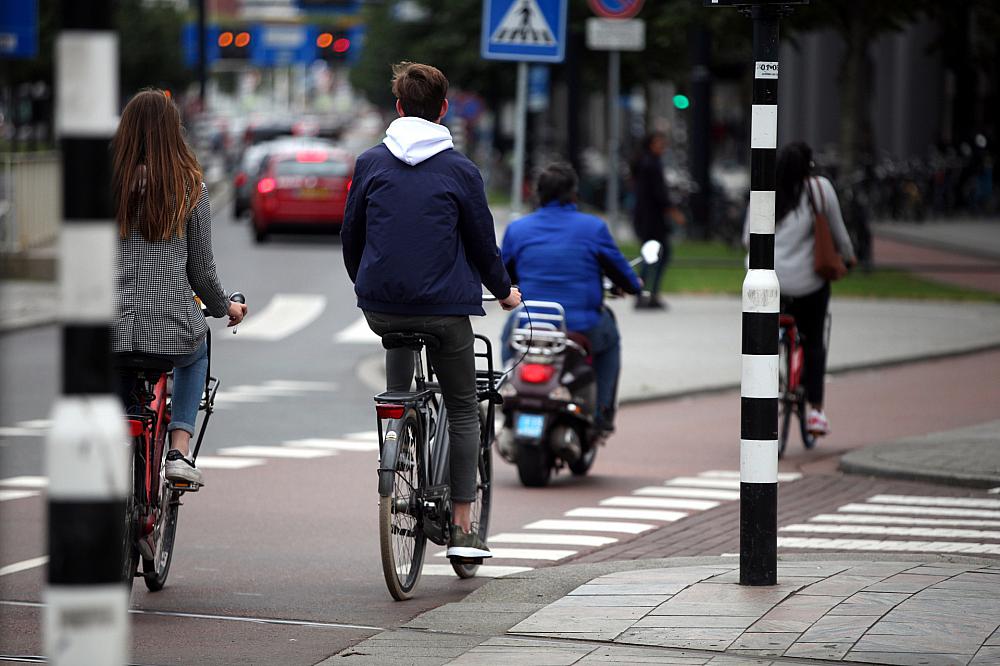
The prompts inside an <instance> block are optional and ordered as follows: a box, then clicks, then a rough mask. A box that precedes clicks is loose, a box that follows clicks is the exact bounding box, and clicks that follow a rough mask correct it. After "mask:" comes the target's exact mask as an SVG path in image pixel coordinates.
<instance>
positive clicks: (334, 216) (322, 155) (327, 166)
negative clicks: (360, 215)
mask: <svg viewBox="0 0 1000 666" xmlns="http://www.w3.org/2000/svg"><path fill="white" fill-rule="evenodd" d="M353 173H354V158H353V157H351V155H349V154H348V153H347V152H345V151H343V150H339V149H328V148H319V147H302V148H299V149H297V150H290V151H287V152H280V153H276V154H274V155H271V156H269V158H268V160H267V162H266V163H265V165H264V167H263V169H262V170H261V173H260V177H259V179H258V180H257V187H256V189H255V190H254V193H253V197H252V200H251V209H252V210H253V230H254V238H255V239H256V240H257V242H258V243H262V242H264V241H265V240H267V235H268V233H270V232H271V231H273V230H275V229H276V228H278V227H285V228H292V227H295V228H298V229H304V228H307V227H327V228H330V227H333V228H334V229H336V230H339V229H340V225H341V224H342V223H343V221H344V206H345V205H346V203H347V192H348V190H350V189H351V176H352V175H353Z"/></svg>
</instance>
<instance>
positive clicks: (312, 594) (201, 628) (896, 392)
mask: <svg viewBox="0 0 1000 666" xmlns="http://www.w3.org/2000/svg"><path fill="white" fill-rule="evenodd" d="M218 204H219V205H218V206H217V211H216V212H217V215H216V220H215V225H214V232H215V249H216V256H217V261H218V264H219V271H220V276H221V277H222V279H223V281H224V284H225V285H226V287H227V288H228V289H239V290H241V291H243V292H245V293H246V294H247V297H248V302H249V305H250V307H251V311H252V312H253V314H254V316H253V317H251V318H248V320H247V322H246V325H245V326H241V327H240V330H239V331H238V333H237V334H236V335H233V334H232V333H231V332H229V331H226V330H225V329H223V328H220V327H216V329H215V331H216V335H215V340H216V343H215V352H214V359H213V367H214V372H215V374H217V375H219V376H220V377H221V378H222V380H223V391H224V393H222V395H221V396H220V399H219V411H218V412H217V414H216V415H215V416H214V417H213V420H212V423H211V427H210V431H209V434H208V436H207V439H206V441H205V445H204V448H203V450H202V457H203V458H204V460H206V461H211V462H212V463H213V464H211V465H210V464H208V462H206V464H205V465H204V466H205V469H206V475H207V483H208V485H207V486H206V487H205V488H204V489H203V490H202V491H201V492H200V493H198V494H196V495H189V496H187V497H186V498H185V504H184V508H183V509H182V511H181V516H180V528H179V534H178V546H177V550H176V554H175V560H174V564H173V568H172V571H171V575H170V580H169V582H168V586H167V588H166V589H165V590H164V591H162V592H159V593H156V594H150V593H148V592H146V591H145V589H144V587H143V585H142V584H141V582H137V583H136V588H135V591H134V593H133V596H132V607H133V609H134V610H135V611H136V613H135V615H134V616H133V626H132V630H133V644H134V649H133V659H134V661H135V662H136V663H141V664H169V663H180V664H190V663H210V664H279V663H280V664H315V663H317V662H319V661H321V660H322V659H324V658H326V657H328V656H330V655H332V654H335V653H337V652H338V651H339V650H341V649H343V648H345V647H348V646H350V645H352V644H354V643H355V642H357V641H359V640H361V639H362V638H364V637H365V636H368V635H371V634H373V633H375V632H376V631H377V630H378V629H379V628H390V627H396V626H399V625H400V624H403V623H405V622H406V621H408V620H409V619H410V618H412V617H413V616H415V615H417V614H419V613H421V612H423V611H424V610H427V609H428V608H432V607H435V606H438V605H440V604H444V603H447V602H450V601H455V600H457V599H459V598H461V597H462V596H464V595H465V594H466V593H468V592H469V591H470V590H472V589H474V588H475V587H476V586H477V585H479V584H481V581H478V580H471V581H459V580H458V579H456V578H455V577H454V576H453V575H425V577H424V579H423V580H422V581H421V584H420V588H419V594H418V595H417V598H416V599H414V600H412V601H410V602H406V603H395V602H392V601H391V600H390V598H389V596H388V594H387V592H386V591H385V588H384V584H383V582H382V578H381V570H380V564H379V559H378V540H377V531H376V505H377V494H376V491H375V468H376V462H377V461H376V454H375V453H374V451H373V445H372V444H371V441H370V439H367V438H366V436H365V435H364V434H363V433H365V432H368V431H371V430H372V429H373V428H374V415H373V412H372V403H371V394H372V390H371V388H370V387H369V386H368V385H367V384H366V383H365V382H364V381H362V380H360V379H359V374H358V372H359V368H362V367H366V366H370V365H371V358H372V356H374V355H376V354H377V353H378V350H377V347H375V346H372V345H370V344H364V343H358V342H357V340H361V339H363V336H360V335H358V334H357V331H358V329H357V328H356V327H355V328H352V326H353V325H355V324H356V323H357V321H358V319H359V312H358V310H357V309H356V307H355V305H354V299H353V293H352V290H351V286H350V284H349V281H348V279H347V276H346V274H345V272H344V269H343V264H342V261H341V258H340V248H339V245H338V243H337V241H336V239H335V238H332V237H324V236H294V237H291V236H290V237H280V236H278V237H275V238H274V241H273V242H271V243H269V244H267V245H264V246H256V245H254V244H253V242H252V239H251V236H250V233H249V230H248V228H247V225H246V224H245V223H244V222H234V221H233V220H232V219H231V218H230V215H229V206H228V205H226V202H224V201H220V202H218ZM255 320H256V321H255ZM345 331H346V332H345ZM625 336H626V344H627V341H628V334H627V332H625ZM57 341H58V331H57V330H56V329H55V327H43V328H36V329H31V330H26V331H22V332H17V333H11V334H6V335H0V362H2V364H3V373H2V377H0V393H2V395H3V403H2V405H0V410H2V411H0V427H2V428H4V430H2V431H0V433H2V434H3V435H4V437H3V439H2V444H0V479H9V478H11V477H23V476H39V475H44V470H43V464H42V458H43V442H44V439H43V438H42V437H41V436H40V435H41V434H42V433H43V432H44V423H42V422H39V420H42V419H45V418H46V417H47V413H48V410H49V406H50V405H51V403H52V400H53V399H54V397H55V396H56V394H57V393H58V383H57V382H58V380H57V377H58V374H57V373H58V368H59V363H58V358H57V355H56V350H57V349H58V345H57ZM998 370H1000V353H991V354H981V355H978V356H975V357H967V358H963V359H958V360H948V361H938V362H934V363H925V364H920V365H915V366H908V367H901V368H893V369H887V370H881V371H878V372H870V373H867V372H862V373H855V374H851V375H845V376H841V377H838V378H836V379H835V380H834V381H833V383H831V384H830V386H829V392H830V393H829V395H830V397H829V399H828V403H829V405H830V412H831V417H832V419H833V426H834V436H833V437H832V438H831V439H830V440H829V441H828V442H823V443H822V444H821V445H820V447H819V448H817V449H816V450H815V451H812V452H804V451H802V449H801V447H800V445H799V444H798V443H797V442H795V441H794V440H793V443H792V444H791V445H790V446H791V448H790V453H789V457H788V458H787V459H786V460H785V461H783V463H782V470H783V471H785V472H787V473H790V474H801V473H804V474H823V473H829V472H830V471H831V470H832V468H833V464H834V458H833V454H834V453H835V452H836V451H840V450H844V449H847V448H853V447H856V446H864V445H868V444H872V443H875V442H879V441H884V440H886V439H891V438H894V437H899V436H905V435H911V434H920V433H925V432H929V431H934V430H940V429H943V428H946V427H956V426H960V425H968V424H972V423H978V422H981V421H985V420H988V419H990V418H995V414H996V404H998V403H997V400H998V397H1000V396H998V394H997V386H996V383H995V380H993V379H991V378H995V377H996V376H997V372H998ZM927 387H934V388H935V390H934V391H929V390H927ZM942 389H945V390H942ZM738 404H739V400H738V395H737V394H736V393H733V392H729V393H725V394H718V395H709V396H703V397H700V398H695V399H689V400H675V401H670V402H666V403H653V404H647V405H637V406H633V407H628V408H625V409H623V411H622V413H621V415H620V420H619V432H618V434H617V435H616V436H615V437H614V438H613V439H612V441H611V443H610V444H609V447H608V448H607V449H606V450H603V451H602V452H601V453H600V455H599V457H598V461H597V464H596V466H595V468H594V470H593V474H592V476H590V477H587V478H584V479H572V478H570V477H568V476H566V475H562V476H560V477H559V478H558V479H557V481H556V482H555V483H554V484H553V486H552V487H550V488H547V489H542V490H529V489H525V488H522V487H521V486H520V485H519V483H518V482H517V479H516V475H515V472H514V470H513V468H512V467H511V466H509V465H507V464H506V463H503V462H502V461H499V459H498V461H497V464H496V465H495V469H496V477H497V478H496V484H495V496H494V497H495V502H494V506H495V512H494V516H493V525H492V529H491V532H492V534H494V535H501V534H504V535H505V541H504V542H502V543H501V542H496V541H495V542H494V543H493V547H494V548H495V549H500V548H504V549H505V551H506V552H505V553H504V555H505V556H504V557H503V558H499V557H498V558H497V559H496V561H495V563H494V566H527V567H539V566H546V565H548V564H551V563H553V562H555V561H558V559H567V558H579V557H582V556H585V555H586V554H587V553H588V552H590V551H593V550H594V549H595V548H601V547H610V546H611V545H612V541H609V540H617V541H618V543H625V542H626V541H628V540H629V539H631V538H632V536H633V535H632V534H630V533H628V532H614V531H603V532H589V531H587V530H584V529H577V530H570V531H573V532H575V534H574V535H570V538H576V541H580V542H581V543H576V544H568V543H567V541H566V538H565V537H566V535H565V532H566V531H567V530H566V529H565V528H562V529H561V530H560V529H559V527H558V525H553V524H549V525H548V526H547V527H546V526H545V525H544V524H543V525H535V526H531V525H532V524H533V523H535V522H536V521H541V520H560V519H564V517H565V516H564V514H566V513H567V512H570V513H571V514H573V512H576V514H575V515H571V516H569V517H570V518H573V519H575V520H584V521H586V520H593V521H598V522H605V523H607V522H609V521H611V522H613V521H615V520H621V521H622V522H626V523H628V524H630V525H633V524H636V523H639V524H642V523H645V524H648V525H650V526H658V525H661V524H664V523H665V522H667V521H668V517H667V515H665V514H666V513H670V512H673V513H674V514H680V515H681V516H683V515H685V514H686V512H688V511H690V512H691V513H692V514H694V513H696V512H698V511H701V510H707V509H709V508H711V507H709V506H708V504H698V503H697V502H698V500H691V499H683V500H680V503H679V504H677V505H675V506H674V507H672V508H670V509H669V510H668V509H666V508H665V507H664V506H663V505H662V504H663V503H662V502H661V505H660V506H659V507H657V506H656V503H653V505H652V506H646V507H643V506H641V505H635V504H634V501H635V500H634V499H633V500H629V501H632V502H633V504H632V505H629V503H628V501H626V502H624V503H623V502H622V501H621V498H622V497H625V498H626V500H628V496H630V494H631V493H633V491H635V490H636V489H639V488H642V487H644V486H658V485H662V484H663V483H664V481H666V480H667V479H671V478H676V477H678V476H685V475H687V476H693V477H697V476H698V475H704V478H707V479H713V478H722V477H721V476H719V475H714V476H713V475H712V474H711V473H710V472H711V471H713V470H714V471H722V472H730V473H732V472H735V471H736V470H737V469H738V453H737V440H736V438H735V433H737V432H738ZM331 440H332V441H331ZM241 447H255V448H241ZM279 456H280V457H279ZM288 456H293V457H288ZM221 465H228V466H233V465H236V466H238V467H239V468H237V469H223V468H220V466H221ZM787 478H789V479H791V478H794V477H787ZM22 483H23V482H22ZM707 483H708V486H709V490H711V486H712V485H713V484H714V485H715V486H718V485H719V483H716V482H715V481H709V482H707ZM722 485H725V484H722ZM2 488H3V486H0V490H2ZM689 497H690V495H689ZM647 499H648V498H647ZM661 499H662V498H661ZM608 500H612V501H610V502H609V501H608ZM692 501H693V502H695V503H694V504H692V503H691V502H692ZM705 501H706V502H708V503H709V504H710V503H711V501H710V500H705ZM831 501H833V500H831ZM685 503H686V504H685ZM731 504H733V505H734V507H733V508H735V503H731ZM581 511H582V514H581V513H579V512H581ZM643 511H661V513H660V514H659V515H657V514H646V515H643V514H642V513H636V512H643ZM622 512H624V513H622ZM616 513H618V514H620V515H618V516H617V517H616V515H615V514H616ZM675 518H676V516H675ZM578 524H579V523H578ZM43 525H44V493H43V492H42V491H37V492H36V494H34V495H27V496H24V497H22V498H20V499H10V500H8V501H0V567H8V566H10V565H12V564H15V563H20V562H28V561H31V560H33V559H35V558H38V557H40V556H43V555H44V554H45V544H44V534H43ZM623 529H624V528H623ZM555 532H561V533H562V537H563V540H562V542H559V541H556V542H555V543H552V542H550V543H548V544H545V543H542V544H538V543H531V539H532V537H533V536H534V537H537V536H539V535H545V534H552V533H555ZM588 536H590V537H595V536H596V537H598V538H597V539H596V540H593V539H590V540H588V539H580V538H579V537H588ZM526 541H527V542H526ZM584 541H586V542H587V543H583V542H584ZM598 542H600V543H601V545H596V544H597V543H598ZM438 550H439V549H437V548H431V549H430V551H429V552H430V553H431V554H433V553H436V552H437V551H438ZM524 551H529V552H524ZM428 559H429V563H430V564H434V565H437V567H436V568H437V569H444V567H443V566H442V565H444V564H445V563H446V560H444V558H441V557H436V556H433V555H432V556H431V557H429V558H428ZM428 571H429V572H431V571H434V570H433V569H429V570H428ZM43 587H44V567H42V566H35V567H32V568H26V569H25V570H23V571H19V572H16V573H7V574H3V573H0V613H2V615H3V622H2V623H0V655H39V654H41V646H40V636H39V631H38V626H39V618H40V609H39V608H38V607H37V605H33V604H37V603H38V602H40V601H41V598H42V596H41V595H42V590H43ZM261 620H264V622H261ZM268 620H279V621H281V622H273V621H268ZM2 661H3V660H2V659H0V662H2Z"/></svg>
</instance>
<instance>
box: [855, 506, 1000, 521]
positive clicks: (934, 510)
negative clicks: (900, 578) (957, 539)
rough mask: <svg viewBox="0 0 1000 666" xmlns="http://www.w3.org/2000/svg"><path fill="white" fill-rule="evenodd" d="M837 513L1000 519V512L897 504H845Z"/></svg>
mask: <svg viewBox="0 0 1000 666" xmlns="http://www.w3.org/2000/svg"><path fill="white" fill-rule="evenodd" d="M837 511H851V512H854V513H889V514H892V513H903V514H906V513H912V514H915V515H918V516H954V517H956V518H1000V511H989V510H987V509H953V508H950V507H936V506H901V505H895V504H845V505H844V506H842V507H840V508H838V509H837Z"/></svg>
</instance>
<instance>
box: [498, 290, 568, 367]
mask: <svg viewBox="0 0 1000 666" xmlns="http://www.w3.org/2000/svg"><path fill="white" fill-rule="evenodd" d="M514 316H515V317H517V319H516V320H515V324H516V328H515V329H514V330H513V331H512V332H511V339H510V344H511V347H513V348H514V349H515V350H516V351H519V352H522V353H524V354H527V355H538V356H553V355H556V354H561V353H562V352H563V351H564V350H565V349H566V345H567V342H568V338H567V337H566V310H565V309H564V308H563V306H562V305H561V304H559V303H556V302H555V301H525V302H524V303H523V304H522V305H521V306H520V307H519V308H518V309H517V310H515V313H514Z"/></svg>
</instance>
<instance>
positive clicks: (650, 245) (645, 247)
mask: <svg viewBox="0 0 1000 666" xmlns="http://www.w3.org/2000/svg"><path fill="white" fill-rule="evenodd" d="M662 247H663V246H662V245H661V244H660V241H655V240H648V241H646V242H645V243H643V244H642V248H641V249H640V250H639V254H641V255H642V260H643V261H645V262H646V263H647V264H655V263H656V262H657V261H659V259H660V249H661V248H662Z"/></svg>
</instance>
